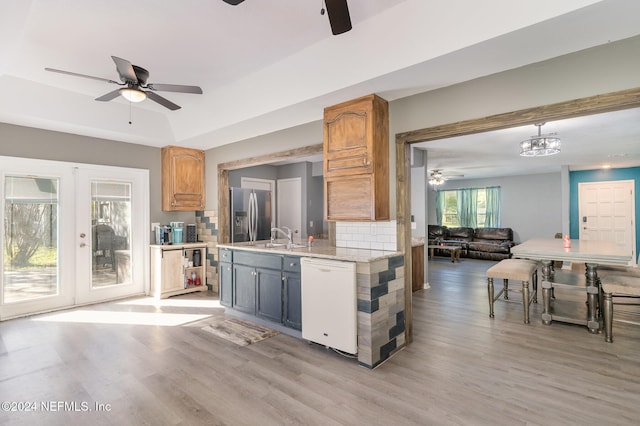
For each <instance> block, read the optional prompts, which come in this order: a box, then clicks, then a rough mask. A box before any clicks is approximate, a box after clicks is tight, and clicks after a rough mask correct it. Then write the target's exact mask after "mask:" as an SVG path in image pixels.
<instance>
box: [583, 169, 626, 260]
mask: <svg viewBox="0 0 640 426" xmlns="http://www.w3.org/2000/svg"><path fill="white" fill-rule="evenodd" d="M578 194H579V195H578V197H579V200H578V205H579V207H578V214H579V220H580V239H584V240H605V241H614V242H616V243H617V244H619V245H620V246H623V247H626V248H628V250H629V251H630V252H632V253H633V258H634V259H635V258H636V256H635V254H636V244H635V241H636V237H635V220H634V218H635V205H634V199H635V196H634V182H633V181H632V180H622V181H611V182H586V183H580V184H578Z"/></svg>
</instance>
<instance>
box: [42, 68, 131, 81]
mask: <svg viewBox="0 0 640 426" xmlns="http://www.w3.org/2000/svg"><path fill="white" fill-rule="evenodd" d="M44 70H45V71H51V72H57V73H59V74H66V75H71V76H74V77H82V78H90V79H92V80H98V81H104V82H106V83H113V84H121V83H118V82H117V81H113V80H109V79H108V78H102V77H94V76H92V75H86V74H78V73H77V72H71V71H63V70H57V69H55V68H45V69H44Z"/></svg>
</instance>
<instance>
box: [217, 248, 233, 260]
mask: <svg viewBox="0 0 640 426" xmlns="http://www.w3.org/2000/svg"><path fill="white" fill-rule="evenodd" d="M219 252H220V262H233V250H229V249H226V248H221V249H220V251H219Z"/></svg>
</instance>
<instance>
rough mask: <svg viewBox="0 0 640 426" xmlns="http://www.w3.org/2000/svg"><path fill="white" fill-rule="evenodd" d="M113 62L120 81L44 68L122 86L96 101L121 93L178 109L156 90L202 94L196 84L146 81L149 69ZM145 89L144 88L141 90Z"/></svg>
mask: <svg viewBox="0 0 640 426" xmlns="http://www.w3.org/2000/svg"><path fill="white" fill-rule="evenodd" d="M111 59H113V62H115V64H116V69H117V70H118V74H119V75H120V81H121V83H119V82H117V81H114V80H110V79H108V78H102V77H94V76H91V75H86V74H78V73H75V72H70V71H63V70H58V69H55V68H45V70H46V71H51V72H57V73H60V74H67V75H71V76H74V77H83V78H90V79H92V80H98V81H104V82H106V83H112V84H117V85H118V86H123V87H121V88H120V89H116V90H114V91H113V92H109V93H107V94H106V95H102V96H100V97H99V98H96V101H101V102H106V101H110V100H112V99H115V98H117V97H118V95H121V96H122V97H124V98H125V99H127V100H129V101H131V102H142V101H144V100H145V99H146V98H149V99H151V100H152V101H154V102H157V103H159V104H160V105H162V106H163V107H165V108H168V109H170V110H172V111H175V110H177V109H180V106H179V105H176V104H174V103H173V102H171V101H170V100H168V99H166V98H164V97H162V96H160V95H158V94H157V93H156V91H161V92H178V93H193V94H198V95H201V94H202V89H201V88H200V87H198V86H184V85H181V84H155V83H147V79H148V78H149V71H147V70H146V69H144V68H142V67H139V66H137V65H132V64H131V62H129V61H127V60H126V59H122V58H118V57H116V56H112V57H111ZM142 89H146V90H142Z"/></svg>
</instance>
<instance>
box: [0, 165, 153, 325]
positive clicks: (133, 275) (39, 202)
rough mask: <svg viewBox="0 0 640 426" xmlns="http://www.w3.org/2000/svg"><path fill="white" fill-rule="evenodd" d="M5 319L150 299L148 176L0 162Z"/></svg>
mask: <svg viewBox="0 0 640 426" xmlns="http://www.w3.org/2000/svg"><path fill="white" fill-rule="evenodd" d="M0 176H1V178H2V182H1V184H0V191H1V192H0V194H1V197H0V198H1V199H2V209H0V215H1V218H2V222H3V226H4V232H3V233H2V236H1V237H0V240H1V244H2V247H3V251H2V262H1V266H0V267H1V268H2V270H1V274H0V319H7V318H12V317H16V316H21V315H27V314H31V313H36V312H43V311H48V310H54V309H58V308H63V307H69V306H73V305H76V304H83V303H89V302H96V301H100V300H107V299H112V298H117V297H124V296H127V295H134V294H140V293H143V292H144V290H145V283H146V280H147V278H146V272H145V271H146V268H145V265H148V256H147V253H146V250H145V249H144V242H145V241H148V240H149V232H148V226H147V222H148V217H149V212H148V205H149V202H148V200H149V195H148V172H147V171H146V170H136V169H125V168H118V167H106V166H91V165H84V164H71V163H62V162H53V161H43V160H31V159H20V158H9V157H0Z"/></svg>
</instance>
